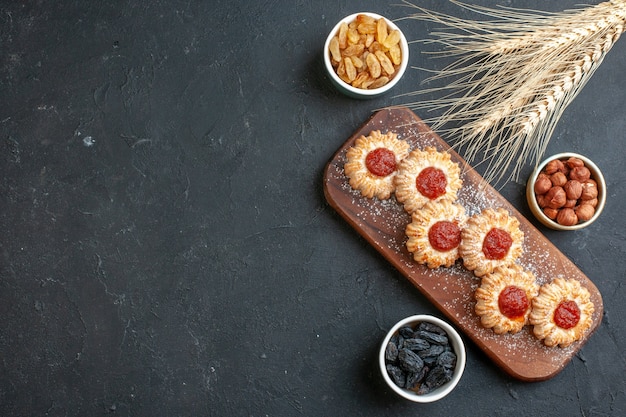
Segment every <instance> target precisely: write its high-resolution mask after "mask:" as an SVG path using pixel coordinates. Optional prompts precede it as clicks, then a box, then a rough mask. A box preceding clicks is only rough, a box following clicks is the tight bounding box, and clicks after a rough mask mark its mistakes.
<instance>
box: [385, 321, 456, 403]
mask: <svg viewBox="0 0 626 417" xmlns="http://www.w3.org/2000/svg"><path fill="white" fill-rule="evenodd" d="M465 360H466V353H465V344H464V343H463V339H462V338H461V335H459V333H458V332H457V331H456V330H455V329H454V328H453V327H452V326H451V325H450V324H448V323H447V322H445V321H443V320H441V319H440V318H437V317H435V316H431V315H428V314H419V315H415V316H410V317H407V318H405V319H402V320H400V321H399V322H398V323H396V324H395V325H394V326H393V327H392V328H391V329H390V330H389V332H388V333H387V335H386V336H385V338H384V339H383V342H382V344H381V346H380V351H379V355H378V363H379V366H380V372H381V374H382V376H383V379H384V380H385V382H386V383H387V385H388V386H389V387H390V388H391V389H392V390H393V391H394V392H395V393H396V394H398V395H399V396H401V397H403V398H405V399H407V400H410V401H413V402H417V403H430V402H434V401H438V400H440V399H442V398H443V397H445V396H447V395H448V394H450V393H451V392H452V391H453V390H454V388H455V387H456V386H457V384H458V383H459V381H460V380H461V376H462V375H463V371H464V370H465Z"/></svg>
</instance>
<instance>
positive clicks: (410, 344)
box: [404, 339, 430, 352]
mask: <svg viewBox="0 0 626 417" xmlns="http://www.w3.org/2000/svg"><path fill="white" fill-rule="evenodd" d="M429 347H430V343H428V342H427V341H426V340H424V339H406V340H405V341H404V348H405V349H409V350H412V351H413V352H417V351H420V350H426V349H428V348H429Z"/></svg>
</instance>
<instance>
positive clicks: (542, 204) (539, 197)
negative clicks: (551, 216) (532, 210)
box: [535, 194, 546, 208]
mask: <svg viewBox="0 0 626 417" xmlns="http://www.w3.org/2000/svg"><path fill="white" fill-rule="evenodd" d="M535 199H536V200H537V205H538V206H539V207H541V208H544V207H545V206H546V195H545V194H539V195H536V196H535Z"/></svg>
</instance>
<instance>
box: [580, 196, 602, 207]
mask: <svg viewBox="0 0 626 417" xmlns="http://www.w3.org/2000/svg"><path fill="white" fill-rule="evenodd" d="M580 201H581V204H589V205H590V206H591V207H594V208H595V207H597V206H598V199H597V198H592V199H591V200H580Z"/></svg>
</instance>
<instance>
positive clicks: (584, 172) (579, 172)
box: [569, 166, 591, 181]
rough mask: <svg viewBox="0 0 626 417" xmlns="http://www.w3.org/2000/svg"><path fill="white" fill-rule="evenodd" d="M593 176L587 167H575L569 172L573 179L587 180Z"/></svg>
mask: <svg viewBox="0 0 626 417" xmlns="http://www.w3.org/2000/svg"><path fill="white" fill-rule="evenodd" d="M590 177H591V172H590V171H589V168H587V167H584V166H583V167H574V168H572V169H571V171H570V172H569V178H570V179H571V180H578V181H585V180H588V179H589V178H590Z"/></svg>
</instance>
